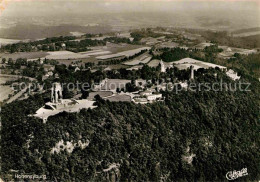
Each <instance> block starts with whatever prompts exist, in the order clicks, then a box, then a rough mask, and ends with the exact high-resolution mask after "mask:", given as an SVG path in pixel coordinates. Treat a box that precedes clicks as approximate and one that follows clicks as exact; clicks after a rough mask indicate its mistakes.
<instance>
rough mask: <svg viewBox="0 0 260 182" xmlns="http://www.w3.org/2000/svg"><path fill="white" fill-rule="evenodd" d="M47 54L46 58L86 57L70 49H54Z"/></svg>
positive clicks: (86, 56)
mask: <svg viewBox="0 0 260 182" xmlns="http://www.w3.org/2000/svg"><path fill="white" fill-rule="evenodd" d="M48 54H49V55H47V56H46V58H47V59H80V58H88V57H89V56H88V55H85V54H80V53H74V52H70V51H54V52H48Z"/></svg>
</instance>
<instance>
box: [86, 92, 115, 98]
mask: <svg viewBox="0 0 260 182" xmlns="http://www.w3.org/2000/svg"><path fill="white" fill-rule="evenodd" d="M96 95H99V96H100V97H102V98H103V97H108V96H111V95H113V92H110V91H103V92H102V91H100V92H90V93H89V96H88V99H89V100H93V99H94V97H95V96H96Z"/></svg>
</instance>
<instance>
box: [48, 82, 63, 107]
mask: <svg viewBox="0 0 260 182" xmlns="http://www.w3.org/2000/svg"><path fill="white" fill-rule="evenodd" d="M60 99H62V88H61V85H60V83H57V82H55V83H53V87H52V88H51V102H52V103H58V102H60Z"/></svg>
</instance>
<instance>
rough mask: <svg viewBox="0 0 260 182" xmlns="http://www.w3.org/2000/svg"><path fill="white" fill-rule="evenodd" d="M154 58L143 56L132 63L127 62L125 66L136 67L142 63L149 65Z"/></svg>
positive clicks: (131, 61)
mask: <svg viewBox="0 0 260 182" xmlns="http://www.w3.org/2000/svg"><path fill="white" fill-rule="evenodd" d="M151 59H152V58H151V57H150V56H148V55H141V56H139V57H137V58H135V59H134V60H130V61H126V62H124V63H123V64H125V65H130V66H134V65H138V64H140V63H143V64H146V63H148V62H149V61H150V60H151Z"/></svg>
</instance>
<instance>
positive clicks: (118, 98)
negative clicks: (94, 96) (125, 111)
mask: <svg viewBox="0 0 260 182" xmlns="http://www.w3.org/2000/svg"><path fill="white" fill-rule="evenodd" d="M107 100H109V101H111V102H131V97H130V96H129V95H115V96H112V97H109V98H107Z"/></svg>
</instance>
